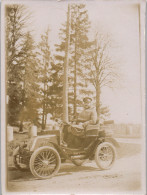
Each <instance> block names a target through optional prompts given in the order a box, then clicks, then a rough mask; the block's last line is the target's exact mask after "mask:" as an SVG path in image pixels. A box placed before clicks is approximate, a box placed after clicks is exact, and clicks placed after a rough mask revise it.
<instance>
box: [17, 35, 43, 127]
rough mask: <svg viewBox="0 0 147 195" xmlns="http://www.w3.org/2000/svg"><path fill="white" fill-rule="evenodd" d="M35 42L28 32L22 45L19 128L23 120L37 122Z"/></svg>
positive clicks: (37, 87)
mask: <svg viewBox="0 0 147 195" xmlns="http://www.w3.org/2000/svg"><path fill="white" fill-rule="evenodd" d="M35 49H36V46H35V42H34V40H33V38H32V35H31V33H30V32H27V33H26V35H25V36H24V43H23V45H22V49H21V52H22V57H21V58H20V63H21V72H22V99H21V102H22V104H21V112H20V121H21V128H22V126H23V121H24V120H29V121H31V122H32V123H34V124H37V121H38V106H39V103H38V98H39V95H38V91H39V84H38V67H37V59H36V53H35Z"/></svg>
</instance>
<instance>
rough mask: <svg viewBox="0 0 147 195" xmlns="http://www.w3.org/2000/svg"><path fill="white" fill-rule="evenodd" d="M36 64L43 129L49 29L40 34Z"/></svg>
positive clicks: (48, 100) (47, 107) (47, 104)
mask: <svg viewBox="0 0 147 195" xmlns="http://www.w3.org/2000/svg"><path fill="white" fill-rule="evenodd" d="M37 55H38V66H39V83H40V95H41V105H42V129H45V126H46V119H47V114H48V113H49V111H50V110H51V109H50V105H51V98H50V91H49V88H50V85H51V83H50V75H51V62H52V59H51V52H50V46H49V29H47V31H46V32H45V33H44V34H42V35H41V41H40V43H39V44H38V52H37Z"/></svg>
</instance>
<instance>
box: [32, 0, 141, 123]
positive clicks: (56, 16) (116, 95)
mask: <svg viewBox="0 0 147 195" xmlns="http://www.w3.org/2000/svg"><path fill="white" fill-rule="evenodd" d="M86 4H87V10H88V13H89V19H90V21H91V22H92V26H93V28H95V27H97V28H98V29H99V30H100V31H101V32H104V33H110V34H111V36H112V39H113V40H114V43H115V45H116V48H114V51H115V56H116V59H117V61H118V64H117V65H118V67H120V68H121V71H122V73H123V87H122V88H117V89H115V90H113V91H112V90H110V89H108V88H107V89H106V88H105V89H103V91H102V99H103V102H104V104H105V105H109V107H110V110H111V118H112V119H114V120H115V122H130V123H140V121H141V104H140V103H141V99H140V98H141V93H140V53H139V52H140V51H139V16H138V6H137V4H127V3H125V4H124V3H118V2H117V3H116V2H115V1H114V3H112V2H111V3H110V2H105V3H104V2H101V3H100V2H97V3H96V2H94V1H91V2H90V1H89V2H87V3H86ZM29 9H30V10H31V11H32V12H33V19H32V25H31V26H32V28H34V29H35V30H34V36H35V38H36V40H38V39H39V36H40V34H41V33H43V32H44V31H45V30H46V29H47V27H49V28H50V44H51V46H52V49H53V45H54V44H55V43H57V42H58V33H59V28H60V27H61V24H63V23H64V22H65V20H66V11H67V3H66V2H58V3H57V2H44V1H42V2H39V1H36V2H35V3H33V4H31V3H29ZM112 52H113V51H112ZM113 54H114V53H113Z"/></svg>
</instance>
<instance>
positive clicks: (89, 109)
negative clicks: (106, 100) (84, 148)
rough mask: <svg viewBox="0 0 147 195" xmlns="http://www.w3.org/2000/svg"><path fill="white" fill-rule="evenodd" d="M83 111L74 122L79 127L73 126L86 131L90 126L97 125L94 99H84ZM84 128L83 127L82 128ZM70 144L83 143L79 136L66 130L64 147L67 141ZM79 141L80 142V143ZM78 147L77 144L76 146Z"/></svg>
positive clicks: (64, 132)
mask: <svg viewBox="0 0 147 195" xmlns="http://www.w3.org/2000/svg"><path fill="white" fill-rule="evenodd" d="M83 107H84V109H83V111H82V112H81V113H79V115H78V117H77V119H75V120H74V121H73V122H76V124H77V125H72V126H73V127H75V130H76V128H78V129H81V131H83V130H82V129H85V128H86V127H87V126H88V125H95V124H96V123H97V112H96V110H95V108H94V107H93V106H92V99H91V98H89V97H85V98H84V99H83ZM81 126H82V127H81ZM66 140H68V141H67V142H68V143H69V145H70V144H73V145H75V144H74V142H76V141H77V142H81V140H80V139H78V136H75V135H74V134H73V133H71V132H70V130H69V129H67V128H65V129H64V131H63V145H65V141H66ZM78 140H79V141H78ZM76 145H77V144H76Z"/></svg>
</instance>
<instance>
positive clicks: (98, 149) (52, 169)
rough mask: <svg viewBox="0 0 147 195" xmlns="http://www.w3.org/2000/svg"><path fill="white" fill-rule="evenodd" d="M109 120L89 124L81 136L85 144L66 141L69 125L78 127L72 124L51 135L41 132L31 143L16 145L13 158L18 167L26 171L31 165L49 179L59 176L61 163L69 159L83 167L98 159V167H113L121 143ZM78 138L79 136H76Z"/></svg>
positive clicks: (34, 170)
mask: <svg viewBox="0 0 147 195" xmlns="http://www.w3.org/2000/svg"><path fill="white" fill-rule="evenodd" d="M108 126H109V122H105V123H104V124H103V125H101V126H100V125H89V127H88V128H87V129H84V131H83V134H81V135H79V136H78V139H80V143H82V145H81V146H78V147H76V146H75V147H74V146H70V147H69V145H68V140H64V141H65V142H66V143H67V145H66V146H65V145H64V144H62V143H63V136H62V132H63V130H64V129H65V128H69V129H71V131H72V129H75V127H74V126H73V125H72V124H68V123H63V124H62V128H61V130H60V131H59V130H54V131H50V134H47V135H38V136H36V137H33V138H30V140H29V141H28V143H23V144H21V145H19V146H18V147H16V149H15V150H14V152H13V160H14V164H15V166H16V168H18V169H20V170H22V171H24V170H26V169H27V168H28V169H30V170H31V173H32V174H33V175H34V176H35V177H37V178H40V179H48V178H51V177H53V176H55V175H56V174H57V173H58V171H59V169H60V166H61V163H62V162H64V161H66V160H67V159H68V160H70V161H71V162H73V163H74V164H75V165H77V166H81V165H82V164H83V163H84V161H85V160H87V159H90V160H95V162H96V164H97V166H98V167H99V168H100V169H102V170H105V169H110V168H111V167H112V166H113V164H114V162H115V159H116V147H119V145H118V143H117V142H116V140H115V139H114V138H112V131H111V130H110V129H108ZM75 137H76V136H75Z"/></svg>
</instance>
